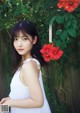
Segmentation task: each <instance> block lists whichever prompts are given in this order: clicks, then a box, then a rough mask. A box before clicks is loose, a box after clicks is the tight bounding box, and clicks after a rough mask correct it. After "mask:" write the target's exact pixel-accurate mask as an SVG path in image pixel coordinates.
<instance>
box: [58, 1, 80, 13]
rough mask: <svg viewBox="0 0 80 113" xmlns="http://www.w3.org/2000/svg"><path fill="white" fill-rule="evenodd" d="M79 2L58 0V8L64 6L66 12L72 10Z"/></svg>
mask: <svg viewBox="0 0 80 113" xmlns="http://www.w3.org/2000/svg"><path fill="white" fill-rule="evenodd" d="M79 4H80V1H79V0H59V3H58V4H57V6H58V8H64V10H66V11H68V12H73V11H74V10H75V9H76V8H77V7H78V6H79Z"/></svg>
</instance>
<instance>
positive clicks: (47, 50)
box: [40, 44, 53, 62]
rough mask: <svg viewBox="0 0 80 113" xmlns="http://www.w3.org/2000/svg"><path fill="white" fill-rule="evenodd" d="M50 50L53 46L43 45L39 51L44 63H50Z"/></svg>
mask: <svg viewBox="0 0 80 113" xmlns="http://www.w3.org/2000/svg"><path fill="white" fill-rule="evenodd" d="M51 48H53V44H45V45H44V46H43V48H42V49H41V50H40V52H41V53H42V55H43V57H44V60H45V61H46V62H50V60H51V56H50V53H51Z"/></svg>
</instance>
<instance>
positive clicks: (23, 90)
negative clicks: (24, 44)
mask: <svg viewBox="0 0 80 113" xmlns="http://www.w3.org/2000/svg"><path fill="white" fill-rule="evenodd" d="M30 60H34V61H36V63H37V65H38V68H39V69H40V63H39V62H38V60H36V59H34V58H28V59H26V60H25V61H24V62H23V63H27V62H29V61H30ZM19 75H20V69H18V70H17V71H16V73H15V74H14V76H13V78H12V80H11V84H10V94H9V97H10V98H11V99H27V98H30V94H29V89H28V87H27V86H25V85H24V84H23V83H22V82H21V81H20V79H19ZM39 82H40V85H41V88H42V91H43V95H44V105H43V107H40V108H16V107H11V113H51V110H50V107H49V104H48V101H47V98H46V95H45V91H44V86H43V81H42V74H41V71H40V74H39Z"/></svg>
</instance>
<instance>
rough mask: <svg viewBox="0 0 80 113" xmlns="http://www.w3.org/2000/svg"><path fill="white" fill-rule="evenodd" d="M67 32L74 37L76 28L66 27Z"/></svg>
mask: <svg viewBox="0 0 80 113" xmlns="http://www.w3.org/2000/svg"><path fill="white" fill-rule="evenodd" d="M68 33H69V34H70V35H71V36H72V37H74V38H75V37H76V30H75V29H74V28H72V27H71V28H69V29H68Z"/></svg>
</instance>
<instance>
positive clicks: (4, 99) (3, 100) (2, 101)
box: [0, 97, 10, 104]
mask: <svg viewBox="0 0 80 113" xmlns="http://www.w3.org/2000/svg"><path fill="white" fill-rule="evenodd" d="M9 99H10V97H6V98H3V99H2V100H1V101H0V104H4V103H5V102H6V101H8V100H9Z"/></svg>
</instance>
